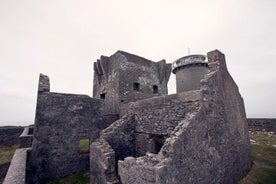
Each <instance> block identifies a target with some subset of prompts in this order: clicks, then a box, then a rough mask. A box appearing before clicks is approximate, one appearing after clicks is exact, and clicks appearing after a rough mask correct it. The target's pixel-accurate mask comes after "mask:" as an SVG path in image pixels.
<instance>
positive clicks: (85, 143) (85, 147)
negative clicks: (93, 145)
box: [79, 139, 89, 152]
mask: <svg viewBox="0 0 276 184" xmlns="http://www.w3.org/2000/svg"><path fill="white" fill-rule="evenodd" d="M79 146H80V151H82V152H85V151H89V139H81V140H80V145H79Z"/></svg>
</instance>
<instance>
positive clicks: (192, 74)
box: [4, 50, 252, 184]
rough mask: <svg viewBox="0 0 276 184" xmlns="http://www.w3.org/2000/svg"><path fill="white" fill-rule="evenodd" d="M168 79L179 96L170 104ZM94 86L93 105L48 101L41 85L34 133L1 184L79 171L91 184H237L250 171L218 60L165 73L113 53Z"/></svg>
mask: <svg viewBox="0 0 276 184" xmlns="http://www.w3.org/2000/svg"><path fill="white" fill-rule="evenodd" d="M171 72H173V73H174V74H175V75H176V86H177V93H176V94H172V95H168V89H167V83H168V80H169V77H170V74H171ZM93 85H94V86H93V98H91V97H89V96H86V95H76V94H63V93H53V92H50V82H49V78H48V77H47V76H45V75H42V74H41V75H40V78H39V86H38V96H37V107H36V117H35V124H34V126H33V127H27V128H25V130H24V132H23V135H21V137H20V138H21V139H20V147H21V148H20V149H17V150H16V152H15V155H14V157H13V160H12V163H11V165H10V168H9V171H8V173H7V176H6V178H5V180H4V183H5V184H10V183H20V184H23V183H49V182H51V181H53V180H56V179H58V178H61V177H63V176H66V175H70V174H72V173H75V172H79V171H84V170H90V183H91V184H151V183H152V184H182V183H191V184H192V183H223V184H228V183H229V184H234V183H237V181H239V180H240V179H241V178H242V177H243V176H245V175H246V174H247V172H248V171H249V170H250V168H251V163H252V160H251V153H250V142H249V134H248V126H247V123H246V115H245V109H244V102H243V99H242V97H241V95H240V94H239V91H238V87H237V85H236V84H235V82H234V80H233V79H232V77H231V76H230V74H229V73H228V70H227V67H226V63H225V56H224V54H222V53H221V52H220V51H218V50H215V51H211V52H209V53H208V54H207V56H204V55H190V56H186V57H182V58H180V59H178V60H176V61H175V62H173V64H172V65H171V64H167V63H166V61H165V60H161V61H159V62H153V61H150V60H148V59H145V58H142V57H139V56H136V55H133V54H129V53H126V52H123V51H117V52H116V53H115V54H113V55H112V56H110V57H106V56H101V57H100V59H99V60H97V61H96V62H95V63H94V82H93ZM85 140H89V149H86V150H83V149H81V148H80V142H82V141H85Z"/></svg>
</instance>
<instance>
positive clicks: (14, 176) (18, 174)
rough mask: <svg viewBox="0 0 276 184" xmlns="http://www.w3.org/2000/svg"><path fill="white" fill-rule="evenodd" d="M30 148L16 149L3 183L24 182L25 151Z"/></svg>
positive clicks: (14, 183)
mask: <svg viewBox="0 0 276 184" xmlns="http://www.w3.org/2000/svg"><path fill="white" fill-rule="evenodd" d="M28 150H30V148H22V149H17V150H16V151H15V153H14V155H13V158H12V162H11V165H10V167H9V170H8V173H7V175H6V177H5V180H4V183H3V184H11V183H12V184H25V178H26V161H27V151H28Z"/></svg>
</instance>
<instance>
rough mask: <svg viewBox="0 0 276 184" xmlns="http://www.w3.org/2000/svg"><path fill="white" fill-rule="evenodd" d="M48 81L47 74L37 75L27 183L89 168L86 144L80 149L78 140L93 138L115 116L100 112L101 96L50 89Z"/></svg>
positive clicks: (46, 180) (38, 181)
mask: <svg viewBox="0 0 276 184" xmlns="http://www.w3.org/2000/svg"><path fill="white" fill-rule="evenodd" d="M48 83H49V80H48V77H47V76H45V75H40V81H39V88H38V89H42V90H39V91H38V97H37V107H36V117H35V125H34V135H33V144H32V151H31V152H30V159H29V161H30V162H29V163H28V170H29V171H30V172H28V173H27V182H28V183H47V182H50V181H53V180H55V179H58V178H60V177H63V176H65V175H70V174H72V173H74V172H78V171H82V170H86V169H89V148H87V150H82V149H81V142H82V141H86V142H88V141H89V140H90V141H93V140H95V139H96V138H98V137H99V133H100V130H102V129H104V128H106V127H107V126H109V125H110V124H111V123H112V122H113V121H114V120H115V119H117V115H109V116H103V115H102V111H101V110H102V107H103V101H102V100H100V99H94V98H90V97H89V96H87V95H76V94H63V93H52V92H49V88H50V85H49V84H48ZM41 86H42V87H41ZM88 145H89V142H88ZM88 145H87V146H88Z"/></svg>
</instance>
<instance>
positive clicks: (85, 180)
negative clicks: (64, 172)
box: [50, 171, 89, 184]
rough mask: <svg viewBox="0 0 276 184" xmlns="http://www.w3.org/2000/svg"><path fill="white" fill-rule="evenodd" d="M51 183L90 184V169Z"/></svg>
mask: <svg viewBox="0 0 276 184" xmlns="http://www.w3.org/2000/svg"><path fill="white" fill-rule="evenodd" d="M50 184H89V171H85V172H79V173H76V174H73V175H70V176H66V177H64V178H61V179H59V180H56V181H54V182H51V183H50Z"/></svg>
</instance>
